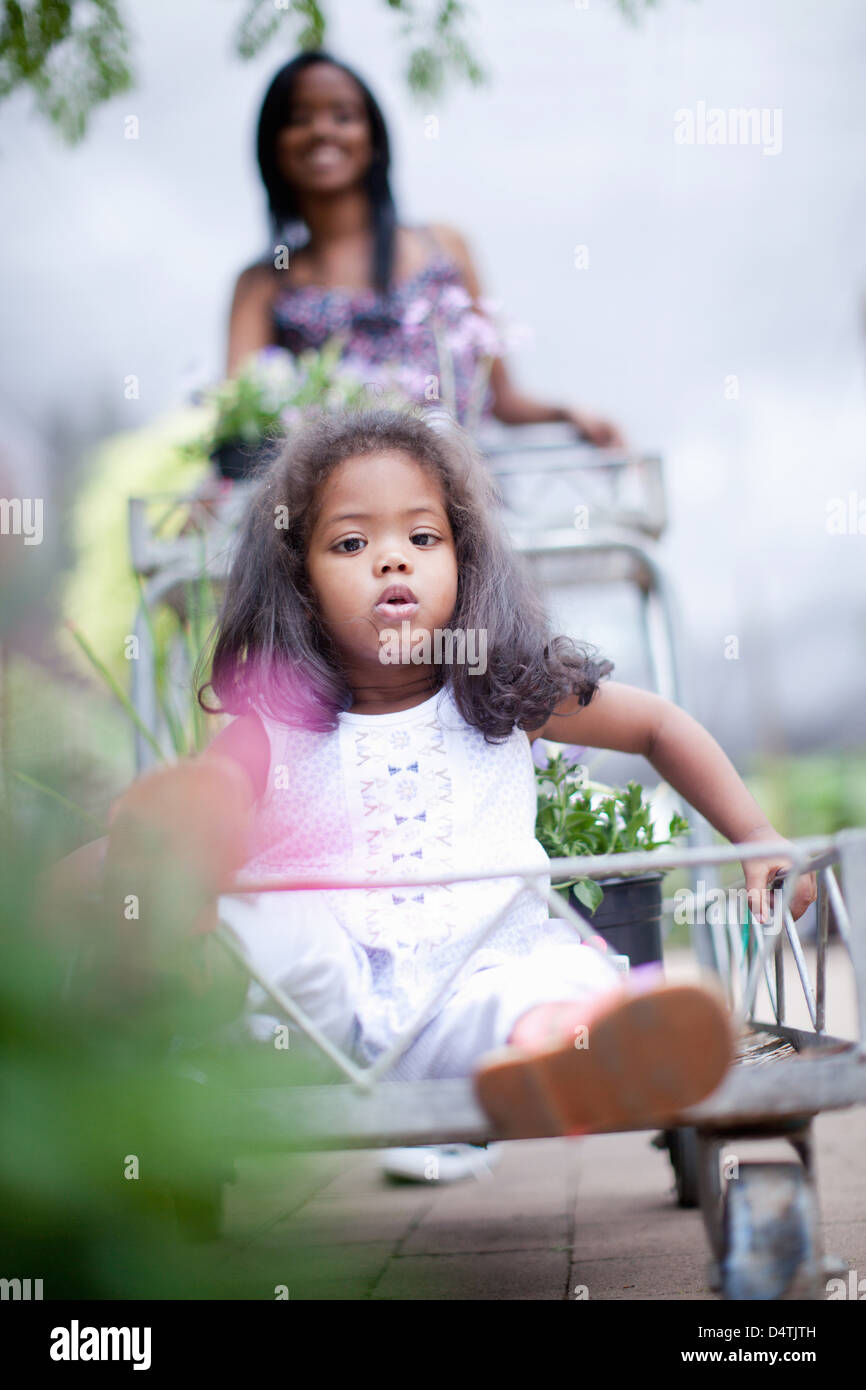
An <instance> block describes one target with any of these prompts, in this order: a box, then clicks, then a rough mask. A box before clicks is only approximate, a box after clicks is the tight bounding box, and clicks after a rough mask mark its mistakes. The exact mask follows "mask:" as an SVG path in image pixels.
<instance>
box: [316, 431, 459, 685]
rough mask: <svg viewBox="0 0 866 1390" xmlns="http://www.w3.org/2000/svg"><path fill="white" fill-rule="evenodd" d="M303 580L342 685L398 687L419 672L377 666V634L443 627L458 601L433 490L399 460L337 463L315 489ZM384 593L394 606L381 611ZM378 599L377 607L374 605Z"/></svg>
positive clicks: (399, 456) (390, 455)
mask: <svg viewBox="0 0 866 1390" xmlns="http://www.w3.org/2000/svg"><path fill="white" fill-rule="evenodd" d="M318 501H319V511H318V515H317V518H316V522H315V524H314V526H313V530H312V532H311V535H310V539H309V543H308V546H307V574H308V577H309V580H310V584H311V586H312V588H313V592H314V593H315V595H316V603H317V607H318V612H319V615H320V618H321V621H322V623H323V625H324V626H325V628H326V629H327V631H328V632H329V634H330V636H331V638H332V640H333V641H334V643H335V645H336V647H337V649H338V651H339V652H340V655H341V657H342V659H343V661H344V663H345V667H346V673H347V676H348V678H349V684H350V685H354V684H357V685H358V686H359V688H365V681H366V687H368V688H369V687H370V686H371V685H372V684H375V686H376V687H377V688H379V689H385V688H393V689H394V690H395V691H396V690H397V689H398V688H405V687H406V684H407V677H412V678H414V685H415V686H416V687H417V685H418V679H417V678H418V676H419V675H423V676H425V677H426V678H429V675H430V670H429V668H426V670H425V668H424V666H422V665H411V666H407V665H405V664H399V663H397V664H393V665H388V664H385V663H384V662H383V657H382V655H381V654H382V650H383V642H385V641H386V638H383V637H381V634H383V633H386V632H396V633H397V634H402V632H403V627H402V624H403V623H404V622H408V623H409V629H408V631H409V635H410V641H414V639H415V634H417V635H418V636H419V637H420V636H421V635H422V634H424V633H429V634H430V635H431V636H432V634H433V631H434V629H436V628H441V629H445V628H447V626H448V623H449V622H450V619H451V617H452V615H453V613H454V609H455V606H456V603H457V553H456V548H455V544H454V537H453V534H452V531H451V524H450V522H449V520H448V514H447V511H446V509H445V499H444V496H443V493H442V487H441V485H440V483H439V481H438V479H437V478H435V477H434V476H432V475H431V474H430V473H428V472H427V471H426V470H425V469H423V468H422V467H421V465H420V464H418V463H416V462H415V460H414V459H412V458H410V457H409V456H408V455H407V454H404V453H401V452H395V451H387V452H385V451H383V452H382V453H376V454H366V455H362V456H360V457H356V458H349V459H345V460H344V461H343V462H342V463H341V464H339V465H338V466H337V467H336V468H335V469H334V470H333V472H332V473H331V474H330V475H329V477H328V478H327V479H326V480H325V482H324V483H323V484H322V485H321V488H320V491H319V496H318ZM391 588H397V589H398V590H402V591H403V592H402V594H398V595H397V596H396V597H397V598H398V599H400V600H402V601H400V602H397V603H388V601H387V594H388V590H389V589H391ZM383 600H384V601H383Z"/></svg>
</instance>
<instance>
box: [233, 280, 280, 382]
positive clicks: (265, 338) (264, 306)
mask: <svg viewBox="0 0 866 1390" xmlns="http://www.w3.org/2000/svg"><path fill="white" fill-rule="evenodd" d="M273 298H274V274H273V270H272V268H271V266H270V265H251V266H248V267H247V269H246V270H242V271H241V273H240V275H239V276H238V279H237V283H236V285H235V292H234V296H233V298H232V307H231V312H230V314H229V340H228V353H227V359H226V375H227V376H232V375H233V374H234V372H235V371H237V369H238V367H239V366H240V364H241V363H242V362H243V361H244V359H245V358H246V357H248V356H249V355H250V353H251V352H258V351H259V350H260V349H261V348H263V347H269V346H270V345H271V344H272V343H273V341H274V324H273V318H272V315H271V308H272V305H273Z"/></svg>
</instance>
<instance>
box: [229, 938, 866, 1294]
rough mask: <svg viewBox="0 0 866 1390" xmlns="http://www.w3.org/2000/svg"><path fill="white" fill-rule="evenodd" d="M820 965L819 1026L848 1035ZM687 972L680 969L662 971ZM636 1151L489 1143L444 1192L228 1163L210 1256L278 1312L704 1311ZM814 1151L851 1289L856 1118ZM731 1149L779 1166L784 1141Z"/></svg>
mask: <svg viewBox="0 0 866 1390" xmlns="http://www.w3.org/2000/svg"><path fill="white" fill-rule="evenodd" d="M834 957H835V958H834V959H833V961H832V967H833V968H832V970H831V984H830V989H829V1001H830V1012H829V1014H828V1017H829V1019H830V1023H831V1025H832V1031H835V1032H837V1033H839V1034H841V1035H843V1036H853V1032H854V1030H853V1028H852V1027H851V1022H852V1019H853V1012H852V1010H853V1002H852V999H851V997H850V995H849V993H848V991H847V978H846V975H845V972H844V961H843V960H842V959H841V958H838V957H837V956H836V953H835V952H834ZM689 973H691V966H690V962H689V959H688V958H687V957H686V956H685V955H683V956H681V957H679V958H675V960H674V961H673V962H672V963H669V965H668V974H669V976H670V975H677V976H683V975H686V974H689ZM834 1007H835V1014H834V1012H833V1009H834ZM834 1020H835V1021H834ZM840 1020H841V1021H840ZM844 1022H847V1024H848V1026H847V1027H845V1026H843V1023H844ZM651 1137H652V1136H651V1135H650V1134H649V1133H640V1134H622V1135H620V1134H617V1135H596V1136H592V1137H590V1138H585V1139H562V1140H560V1139H556V1140H537V1141H524V1142H521V1143H509V1144H504V1145H502V1146H501V1151H500V1152H501V1160H500V1162H499V1165H498V1167H497V1168H496V1169H495V1171H494V1174H493V1176H491V1177H489V1178H485V1179H477V1178H469V1179H467V1180H464V1181H462V1182H460V1183H457V1184H454V1185H451V1186H445V1187H437V1186H436V1185H435V1184H433V1183H430V1184H421V1185H415V1184H411V1185H397V1186H395V1185H392V1184H391V1183H389V1182H388V1181H387V1180H386V1179H385V1178H384V1176H383V1175H382V1173H381V1169H380V1161H379V1156H378V1154H376V1153H375V1152H371V1151H365V1152H360V1153H330V1154H313V1155H301V1156H297V1155H295V1156H283V1155H280V1156H275V1157H273V1158H269V1159H266V1160H264V1159H257V1160H255V1161H245V1162H239V1163H238V1165H237V1168H238V1178H239V1180H238V1182H237V1184H236V1185H233V1186H230V1187H229V1188H228V1189H227V1200H226V1220H225V1238H224V1239H223V1241H222V1242H221V1243H220V1246H219V1247H217V1248H216V1249H215V1252H214V1253H215V1255H216V1256H217V1258H219V1259H220V1260H221V1261H222V1260H224V1261H225V1265H226V1267H227V1268H230V1269H231V1270H232V1271H233V1272H234V1273H236V1274H238V1275H240V1274H245V1275H248V1276H249V1277H250V1278H251V1279H252V1280H253V1281H254V1287H255V1286H257V1285H258V1283H259V1281H261V1288H262V1294H261V1296H262V1297H265V1298H268V1297H270V1298H272V1297H274V1293H273V1290H274V1288H275V1287H276V1286H277V1285H285V1286H286V1287H287V1288H288V1291H289V1297H290V1299H353V1300H354V1299H374V1300H378V1299H399V1300H403V1299H434V1300H440V1299H574V1298H575V1297H577V1296H578V1291H579V1290H582V1289H585V1290H586V1293H585V1294H584V1295H583V1296H588V1297H589V1298H590V1299H604V1300H608V1299H665V1300H668V1299H709V1298H715V1297H716V1295H714V1294H712V1293H711V1292H710V1291H709V1289H708V1287H707V1263H708V1251H707V1246H706V1241H705V1237H704V1233H703V1224H702V1221H701V1218H700V1215H699V1213H698V1212H696V1211H684V1210H681V1209H680V1208H678V1207H677V1205H676V1201H675V1198H674V1196H673V1192H672V1172H671V1168H670V1164H669V1161H668V1157H667V1154H666V1153H664V1152H660V1151H658V1150H657V1149H654V1148H653V1147H652V1146H651V1144H650V1140H651ZM816 1139H817V1165H818V1177H819V1192H820V1198H821V1215H822V1222H823V1231H824V1240H825V1248H826V1249H827V1251H828V1252H830V1253H832V1254H834V1255H838V1256H840V1257H841V1258H842V1260H843V1261H844V1263H845V1264H846V1265H847V1266H849V1267H850V1268H852V1269H857V1270H859V1271H860V1273H861V1277H862V1276H866V1171H864V1165H863V1154H864V1152H866V1107H864V1108H858V1109H855V1110H848V1111H842V1112H835V1113H833V1114H827V1115H822V1116H820V1117H819V1119H818V1120H817V1122H816ZM741 1148H742V1157H743V1158H759V1157H768V1158H772V1157H779V1158H782V1159H787V1160H790V1159H791V1158H792V1157H793V1154H792V1151H791V1150H790V1149H789V1148H788V1147H787V1146H786V1145H785V1144H784V1143H783V1142H777V1141H771V1142H766V1141H765V1142H764V1143H762V1144H761V1145H757V1144H751V1145H748V1146H745V1145H743V1146H741Z"/></svg>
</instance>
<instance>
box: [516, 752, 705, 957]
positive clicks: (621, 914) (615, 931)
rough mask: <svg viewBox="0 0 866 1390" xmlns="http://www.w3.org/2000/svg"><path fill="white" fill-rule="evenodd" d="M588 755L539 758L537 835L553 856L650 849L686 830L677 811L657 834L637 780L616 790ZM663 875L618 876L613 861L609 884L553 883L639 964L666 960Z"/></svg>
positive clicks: (578, 880)
mask: <svg viewBox="0 0 866 1390" xmlns="http://www.w3.org/2000/svg"><path fill="white" fill-rule="evenodd" d="M539 751H540V750H539ZM583 752H584V750H583V749H570V748H565V749H563V751H562V752H560V753H557V754H555V755H554V756H552V757H550V756H547V755H546V754H544V755H543V762H542V761H541V760H540V759H538V758H537V759H536V779H537V782H538V814H537V819H536V829H535V833H536V837H537V839H538V840H539V841H540V843H541V844H542V845H543V847H544V848H545V850H546V851H547V853H548V854H549V855H550V856H551V858H570V857H572V856H574V855H589V854H591V855H607V854H609V855H611V856H614V855H616V854H626V853H634V852H635V851H636V850H647V851H650V850H654V849H660V848H661V846H662V845H669V844H671V843H672V842H673V841H674V840H675V839H677V838H678V837H679V836H681V835H684V834H685V833H686V832H687V831H688V829H689V825H688V821H686V820H685V819H684V818H683V817H682V816H681V815H680V814H679V812H674V814H673V815H672V816H671V818H670V822H669V824H668V826H667V834H666V835H665V836H664V837H663V838H659V836H658V830H657V827H656V826H655V824H654V822H653V813H652V808H651V806H650V804H649V801H648V799H647V797H646V795H645V793H644V791H643V788H642V787H640V786H638V784H637V783H636V782H629V783H628V785H627V786H626V787H625V788H616V787H606V786H604V785H603V784H601V783H598V782H591V781H589V780H588V778H587V775H586V769H585V767H584V766H582V765H581V763H580V762H579V761H578V758H579V757H580V756H582V754H583ZM662 879H663V874H662V873H660V872H658V871H651V872H648V873H644V874H630V875H627V876H626V875H618V874H617V872H616V867H615V861H613V860H612V862H611V871H610V875H605V877H604V880H603V882H604V887H603V888H602V886H601V884H600V883H598V882H596V881H595V879H591V878H585V877H584V878H576V879H569V880H567V881H565V882H563V883H557V884H555V885H554V887H555V888H556V889H557V891H558V892H563V893H567V895H568V898H569V903H570V905H571V906H572V907H574V908H575V909H576V910H577V911H579V912H582V913H583V914H584V915H585V914H586V912H589V913H590V914H591V916H592V924H593V926H594V928H595V929H596V931H597V932H598V934H599V936H601V937H603V938H604V940H605V941H606V942H607V943H608V945H609V946H610V947H611V948H612V950H614V951H617V952H618V953H620V954H621V955H625V956H628V958H629V961H630V963H631V964H632V965H633V966H635V965H645V964H647V963H649V962H650V961H660V960H661V958H662V937H661V920H662Z"/></svg>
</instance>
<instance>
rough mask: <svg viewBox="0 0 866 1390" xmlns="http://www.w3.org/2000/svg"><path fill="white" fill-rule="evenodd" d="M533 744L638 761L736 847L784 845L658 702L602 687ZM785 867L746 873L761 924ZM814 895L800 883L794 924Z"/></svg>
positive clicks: (697, 728)
mask: <svg viewBox="0 0 866 1390" xmlns="http://www.w3.org/2000/svg"><path fill="white" fill-rule="evenodd" d="M539 737H541V738H545V739H551V740H552V741H553V742H555V743H575V744H583V745H586V746H588V747H590V748H610V749H613V750H615V751H616V752H622V753H637V754H639V755H641V756H642V757H644V758H646V759H647V761H648V762H650V763H651V764H652V766H653V767H654V768H655V769H656V771H657V772H658V773H659V774H660V776H661V777H663V778H664V780H665V781H666V782H668V783H670V785H671V786H672V787H673V788H674V790H675V791H677V792H679V793H680V795H681V796H682V797H683V798H684V799H685V800H686V801H688V802H689V804H690V805H692V806H694V808H695V810H697V811H699V812H700V813H701V815H703V816H706V818H707V820H708V821H709V822H710V824H711V825H713V826H714V827H715V829H716V830H718V831H719V833H720V834H721V835H724V836H725V838H726V839H727V840H730V841H731V842H732V843H734V844H737V843H743V842H745V841H748V840H779V841H781V839H782V837H781V836H780V835H779V834H778V832H777V831H776V830H775V829H774V828H773V826H772V825H771V824H770V822H769V821H768V819H767V817H766V815H765V814H764V812H763V811H762V810H761V808H760V806H759V805H758V803H757V802H756V801H755V799H754V797H753V796H752V795H751V793H750V792H749V791H748V789H747V788H746V787H745V785H744V784H743V782H742V780H741V778H740V776H739V774H738V772H737V770H736V768H735V767H734V765H733V763H732V762H731V761H730V759H729V758H728V756H727V754H726V753H725V752H723V750H722V749H721V748H720V747H719V745H718V743H717V742H716V740H715V739H714V738H713V736H712V734H710V733H708V732H707V730H706V729H705V728H704V727H703V725H701V724H699V723H698V722H697V720H696V719H693V718H692V717H691V715H690V714H686V712H685V710H682V709H680V708H679V706H678V705H674V704H671V703H670V701H668V700H664V699H662V697H661V696H660V695H654V694H652V693H651V692H649V691H646V690H638V689H636V688H635V687H633V686H629V685H622V684H620V683H619V682H617V681H604V682H603V683H602V684H601V685H600V686H599V688H598V692H597V694H596V695H595V698H594V699H593V700H592V701H591V703H590V704H589V705H587V706H586V707H585V708H583V709H581V707H580V706H579V704H578V701H577V697H576V696H571V697H569V699H567V700H564V701H562V702H561V703H560V705H559V706H558V707H557V708H556V710H554V712H553V713H552V714H551V716H550V718H549V719H548V720H547V722H546V723H545V725H544V726H543V728H541V729H536V730H533V731H531V732H530V733H529V738H530V741H532V740H534V739H535V738H539ZM788 862H789V861H787V860H786V859H785V858H784V855H782V856H781V857H779V856H772V857H771V859H767V860H759V861H755V860H751V861H749V862H747V863H746V864H745V865H744V870H745V874H746V887H747V889H748V890H749V895H750V901H752V902H754V904H755V910H756V911H757V912H758V915H759V916H763V917H766V915H767V908H768V903H767V899H766V896H764V891H765V889H766V885H767V882H768V880H769V878H771V877H772V876H773V874H774V873H775V872H776V871H777V870H778V869H779V868H784V867H786V865H787V864H788ZM815 894H816V889H815V881H814V875H813V874H808V875H804V876H803V877H802V878H801V879H800V880H799V881H798V885H797V889H796V892H795V895H794V900H793V903H792V911H793V913H794V916H795V917H798V916H800V915H801V914H802V913H803V912H805V910H806V908H807V907H808V906H809V903H811V902H813V901H814V899H815Z"/></svg>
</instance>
